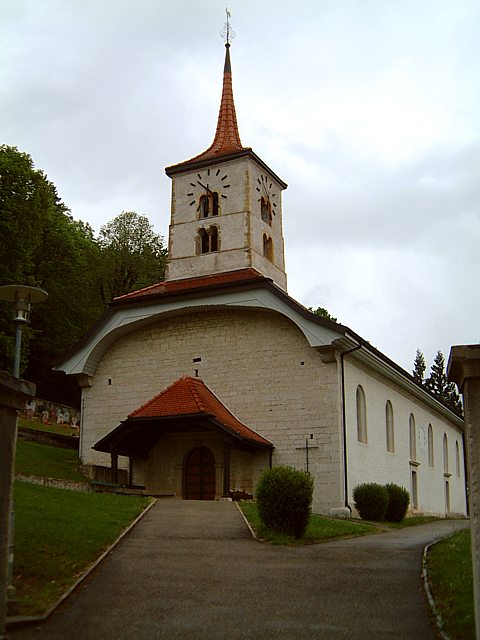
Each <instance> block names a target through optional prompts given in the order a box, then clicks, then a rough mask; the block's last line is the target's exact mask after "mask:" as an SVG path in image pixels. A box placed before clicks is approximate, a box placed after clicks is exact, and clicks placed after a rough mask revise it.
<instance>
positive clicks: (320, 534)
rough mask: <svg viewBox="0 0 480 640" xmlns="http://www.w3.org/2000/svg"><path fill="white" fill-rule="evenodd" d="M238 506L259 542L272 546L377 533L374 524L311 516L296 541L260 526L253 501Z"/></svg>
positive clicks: (243, 502)
mask: <svg viewBox="0 0 480 640" xmlns="http://www.w3.org/2000/svg"><path fill="white" fill-rule="evenodd" d="M239 504H240V508H241V509H242V511H243V513H244V515H245V517H246V518H247V520H248V521H249V523H250V525H251V527H252V529H253V530H254V531H255V533H256V535H257V536H258V537H259V538H260V539H261V540H265V541H266V542H270V543H272V544H313V543H315V542H321V541H322V540H328V539H329V538H338V537H350V536H363V535H367V534H370V533H377V532H378V531H379V528H378V526H376V525H375V524H366V523H363V522H358V521H352V520H342V519H340V518H327V517H324V516H316V515H311V516H310V520H309V523H308V526H307V530H306V532H305V536H304V537H303V538H300V539H297V538H294V537H293V536H288V535H286V534H282V533H277V532H276V531H272V530H271V529H269V528H268V527H266V526H265V525H264V524H262V522H261V521H260V518H259V515H258V510H257V503H256V502H255V501H251V500H242V501H240V503H239Z"/></svg>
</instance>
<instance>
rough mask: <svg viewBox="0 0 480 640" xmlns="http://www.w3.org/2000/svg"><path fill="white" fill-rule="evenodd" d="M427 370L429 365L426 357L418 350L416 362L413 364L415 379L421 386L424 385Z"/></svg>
mask: <svg viewBox="0 0 480 640" xmlns="http://www.w3.org/2000/svg"><path fill="white" fill-rule="evenodd" d="M426 369H427V365H426V362H425V356H424V355H423V353H422V352H421V351H420V349H417V351H416V353H415V361H414V363H413V377H414V378H415V380H416V381H417V382H418V383H419V384H423V383H424V380H425V371H426Z"/></svg>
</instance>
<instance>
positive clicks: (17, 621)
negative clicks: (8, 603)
mask: <svg viewBox="0 0 480 640" xmlns="http://www.w3.org/2000/svg"><path fill="white" fill-rule="evenodd" d="M156 503H157V500H156V499H155V500H153V502H152V503H151V504H149V505H148V507H146V508H145V509H144V510H143V511H142V513H140V514H139V515H138V516H137V517H136V518H135V520H134V521H133V522H131V523H130V524H129V525H128V527H127V528H126V529H124V530H123V531H122V533H121V534H120V535H119V536H118V538H117V539H116V540H114V541H113V542H112V544H111V545H110V546H109V547H108V548H107V549H106V550H105V551H104V552H103V553H102V554H101V555H100V556H99V557H98V558H97V559H96V560H95V561H94V562H93V563H92V564H91V565H90V566H89V567H88V568H87V569H86V570H85V571H84V572H83V573H82V575H81V576H80V577H79V578H77V580H76V581H75V582H74V583H73V584H72V585H71V586H70V587H69V588H68V589H67V591H65V593H63V594H62V595H61V596H60V598H59V599H58V600H57V601H56V602H55V603H54V604H53V605H52V606H51V607H50V609H48V610H47V611H46V612H45V613H44V614H43V615H41V616H11V617H7V620H6V628H10V629H11V628H14V627H20V626H23V625H31V624H35V623H37V624H39V623H41V622H44V621H45V620H47V618H49V617H50V616H51V615H52V613H53V612H54V611H55V610H56V609H58V607H59V606H60V605H61V604H62V603H63V602H64V601H65V600H66V599H67V598H68V597H69V596H70V595H71V594H72V593H73V592H74V591H75V589H77V587H78V586H79V585H80V584H81V583H82V582H83V581H84V580H85V579H86V578H88V576H89V575H90V574H91V573H92V572H93V571H94V570H95V569H96V568H97V567H98V565H99V564H100V563H101V562H102V561H103V560H104V559H105V558H106V557H107V556H108V555H109V554H110V553H111V552H112V551H113V550H114V548H115V547H116V546H117V544H118V543H119V542H121V541H122V540H123V538H124V537H125V536H126V535H127V534H128V533H129V532H130V531H131V530H132V529H133V527H134V526H135V525H136V524H137V523H138V522H139V521H140V520H141V519H142V518H143V517H144V516H145V515H146V514H147V513H148V512H149V511H150V509H151V508H152V507H153V506H154V505H155V504H156Z"/></svg>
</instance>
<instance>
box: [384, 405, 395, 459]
mask: <svg viewBox="0 0 480 640" xmlns="http://www.w3.org/2000/svg"><path fill="white" fill-rule="evenodd" d="M385 426H386V430H387V451H390V452H391V453H394V451H395V433H394V429H393V407H392V403H391V402H390V400H387V404H386V405H385Z"/></svg>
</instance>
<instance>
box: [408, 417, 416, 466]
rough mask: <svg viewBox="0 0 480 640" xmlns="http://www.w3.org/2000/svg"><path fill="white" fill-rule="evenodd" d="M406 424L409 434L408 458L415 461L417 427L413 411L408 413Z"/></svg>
mask: <svg viewBox="0 0 480 640" xmlns="http://www.w3.org/2000/svg"><path fill="white" fill-rule="evenodd" d="M408 426H409V434H410V460H412V461H415V460H416V459H417V429H416V427H415V417H414V415H413V413H411V414H410V418H409V421H408Z"/></svg>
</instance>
